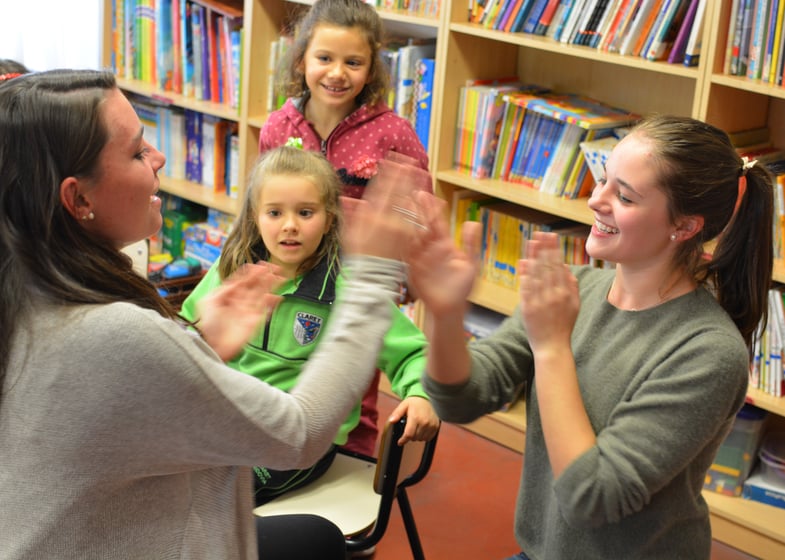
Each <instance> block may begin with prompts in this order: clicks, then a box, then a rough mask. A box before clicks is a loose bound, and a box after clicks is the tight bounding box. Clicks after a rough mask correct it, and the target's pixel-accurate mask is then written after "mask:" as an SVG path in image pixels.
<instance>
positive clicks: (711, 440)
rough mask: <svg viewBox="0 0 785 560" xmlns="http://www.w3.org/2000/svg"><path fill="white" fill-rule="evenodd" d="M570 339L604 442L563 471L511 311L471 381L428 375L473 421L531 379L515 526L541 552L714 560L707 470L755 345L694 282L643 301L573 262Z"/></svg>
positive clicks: (442, 396)
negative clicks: (622, 295)
mask: <svg viewBox="0 0 785 560" xmlns="http://www.w3.org/2000/svg"><path fill="white" fill-rule="evenodd" d="M575 272H576V275H577V277H578V280H579V286H580V297H581V309H580V313H579V315H578V318H577V321H576V324H575V328H574V330H573V334H572V348H573V353H574V356H575V362H576V366H577V372H578V379H579V384H580V390H581V394H582V396H583V401H584V403H585V406H586V409H587V412H588V415H589V418H590V421H591V423H592V425H593V427H594V430H595V433H596V434H597V443H596V445H595V446H594V447H593V448H592V449H590V450H588V451H587V452H586V453H584V454H583V455H581V456H580V457H579V458H577V459H576V460H575V461H574V462H573V463H572V464H571V465H570V466H569V467H568V468H567V469H566V470H565V471H564V472H563V473H562V475H561V476H560V477H559V479H558V480H554V478H553V473H552V472H551V468H550V464H549V461H548V455H547V451H546V447H545V440H544V438H543V433H542V425H541V423H540V417H539V413H538V403H537V393H536V390H534V383H533V378H532V376H533V375H534V371H533V361H532V356H531V352H530V349H529V346H528V343H527V341H526V333H525V331H524V328H523V326H522V323H521V318H520V314H519V313H518V312H516V313H515V314H514V316H513V317H510V318H508V319H507V320H506V321H505V322H504V323H503V324H502V326H501V327H499V329H498V330H497V331H496V332H495V333H493V335H492V336H490V337H488V338H486V339H483V340H480V341H478V342H476V343H475V344H473V345H472V346H471V356H472V374H471V379H470V381H469V382H468V383H467V384H466V385H462V386H449V385H440V384H437V383H435V382H434V381H432V380H430V379H428V378H426V379H425V380H424V386H425V389H426V391H427V392H428V393H429V395H430V396H431V399H432V400H431V402H432V403H433V405H434V407H435V408H436V410H437V412H438V414H439V415H440V416H441V417H442V418H443V419H444V420H447V421H451V422H469V421H471V420H473V419H476V418H477V417H479V416H480V415H483V414H486V413H488V412H491V411H494V410H498V409H499V407H500V406H501V405H503V404H504V403H505V402H506V401H507V400H508V399H510V397H511V395H512V394H513V390H514V388H515V386H516V385H517V384H518V383H520V382H527V387H529V389H530V390H529V391H528V392H527V394H526V423H527V424H526V446H525V468H524V469H523V475H522V480H521V485H520V488H519V494H518V502H517V503H518V505H517V510H516V519H515V535H516V539H517V541H518V543H519V545H520V546H521V548H522V549H523V550H524V552H526V554H527V555H528V556H529V557H530V558H531V559H532V560H571V559H574V558H581V559H587V560H588V559H598V560H615V559H625V560H626V559H644V558H645V559H677V558H678V559H679V560H685V559H708V558H709V556H710V548H711V529H710V526H709V517H708V508H707V505H706V503H705V501H704V500H703V498H702V496H701V489H702V485H703V479H704V475H705V472H706V470H707V469H708V467H709V466H710V464H711V463H712V460H713V458H714V455H715V453H716V451H717V448H718V447H719V445H720V444H721V443H722V440H723V438H724V436H725V435H726V434H727V432H728V431H729V430H730V427H731V424H732V422H733V420H734V417H735V414H736V412H737V411H738V409H739V408H740V407H741V405H742V404H743V401H744V396H745V392H746V387H747V373H748V354H747V349H746V347H745V345H744V343H743V341H742V339H741V336H740V334H739V332H738V330H737V329H736V327H735V325H734V324H733V322H732V321H731V320H730V318H729V317H728V316H727V314H726V313H725V312H724V311H723V310H722V308H721V307H720V306H719V304H718V303H717V302H716V300H715V299H714V298H713V296H712V295H711V294H710V293H709V292H708V291H706V290H704V289H698V290H696V291H694V292H692V293H689V294H686V295H684V296H681V297H679V298H676V299H674V300H671V301H668V302H666V303H663V304H661V305H659V306H657V307H654V308H652V309H647V310H643V311H637V312H636V311H622V310H619V309H617V308H615V307H614V306H612V305H610V304H609V303H608V302H607V299H606V296H607V293H608V290H609V289H610V286H611V282H612V279H613V272H612V271H608V270H598V269H593V268H589V267H586V268H580V269H575Z"/></svg>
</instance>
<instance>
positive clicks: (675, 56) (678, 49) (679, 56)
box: [668, 0, 701, 64]
mask: <svg viewBox="0 0 785 560" xmlns="http://www.w3.org/2000/svg"><path fill="white" fill-rule="evenodd" d="M700 1H701V0H691V1H690V6H689V8H687V13H686V14H685V16H684V20H683V21H682V23H681V27H680V28H679V33H678V34H677V35H676V39H675V40H674V41H673V48H672V49H671V52H670V54H669V55H668V62H669V63H670V64H674V63H680V62H683V61H684V52H685V51H686V50H687V41H688V40H689V36H690V33H691V32H692V25H693V23H694V22H695V13H696V12H697V11H698V4H699V3H700Z"/></svg>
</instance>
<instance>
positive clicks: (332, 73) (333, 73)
mask: <svg viewBox="0 0 785 560" xmlns="http://www.w3.org/2000/svg"><path fill="white" fill-rule="evenodd" d="M327 75H328V76H329V77H331V78H337V77H339V76H342V75H343V64H341V63H340V62H337V61H336V62H334V63H333V64H331V65H330V68H329V69H328V71H327Z"/></svg>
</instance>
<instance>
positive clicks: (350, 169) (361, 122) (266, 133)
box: [259, 99, 428, 198]
mask: <svg viewBox="0 0 785 560" xmlns="http://www.w3.org/2000/svg"><path fill="white" fill-rule="evenodd" d="M302 101H303V100H302V99H288V100H287V101H286V103H284V105H283V107H281V108H280V109H278V110H277V111H274V112H272V113H270V116H269V117H268V119H267V122H265V124H264V126H263V127H262V130H261V132H260V134H259V151H260V152H265V151H267V150H269V149H271V148H275V147H277V146H282V145H284V144H286V143H287V141H288V140H289V139H290V138H297V139H300V140H301V141H302V147H303V149H305V150H311V151H320V152H322V153H323V154H324V155H325V156H326V157H327V159H328V160H329V161H330V163H332V164H333V167H335V169H336V170H337V172H338V174H339V175H340V176H341V180H342V181H343V184H344V194H345V195H347V196H352V197H355V198H360V197H361V196H362V194H363V190H364V187H365V185H366V184H367V183H368V179H370V178H371V177H373V175H374V174H375V173H376V162H378V161H379V160H380V159H382V158H383V157H384V156H385V155H386V154H387V153H388V152H391V151H392V152H398V153H400V154H403V155H405V156H408V157H410V158H413V159H414V160H415V161H416V162H417V163H418V165H420V167H422V168H423V169H426V170H427V169H428V154H427V153H426V152H425V149H424V148H423V145H422V143H421V142H420V140H419V138H418V137H417V134H416V133H415V131H414V128H413V127H412V125H411V124H410V123H409V121H407V120H406V119H404V118H402V117H400V116H399V115H397V114H395V113H394V112H393V111H392V109H390V108H389V107H388V106H387V105H386V104H385V103H378V104H376V105H373V106H370V107H369V106H367V105H362V106H361V107H360V108H358V109H357V110H356V111H354V112H353V113H352V114H350V115H349V116H348V117H346V118H345V119H344V120H343V121H342V122H341V123H340V124H338V126H336V127H335V128H334V129H333V131H332V132H331V133H330V135H329V136H328V137H327V138H326V139H322V138H321V137H319V135H318V134H317V133H316V130H315V129H314V128H313V126H312V125H311V123H309V122H308V121H307V120H306V119H305V116H304V115H303V113H302V111H301V110H300V107H302V106H303V103H302Z"/></svg>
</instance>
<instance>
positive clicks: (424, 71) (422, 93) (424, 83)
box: [414, 58, 436, 151]
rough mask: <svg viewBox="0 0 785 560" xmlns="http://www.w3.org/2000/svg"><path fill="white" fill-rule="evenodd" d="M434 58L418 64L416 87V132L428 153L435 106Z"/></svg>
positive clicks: (423, 59) (421, 60)
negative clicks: (432, 114)
mask: <svg viewBox="0 0 785 560" xmlns="http://www.w3.org/2000/svg"><path fill="white" fill-rule="evenodd" d="M435 64H436V61H435V60H434V59H433V58H421V59H420V60H419V61H418V62H417V75H416V76H417V77H416V80H415V87H414V99H415V107H414V131H415V132H416V133H417V137H418V138H419V139H420V142H422V145H423V147H424V148H425V150H426V151H428V145H429V144H428V141H429V136H430V129H431V112H432V106H433V80H434V72H435V69H436V66H435Z"/></svg>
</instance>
